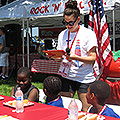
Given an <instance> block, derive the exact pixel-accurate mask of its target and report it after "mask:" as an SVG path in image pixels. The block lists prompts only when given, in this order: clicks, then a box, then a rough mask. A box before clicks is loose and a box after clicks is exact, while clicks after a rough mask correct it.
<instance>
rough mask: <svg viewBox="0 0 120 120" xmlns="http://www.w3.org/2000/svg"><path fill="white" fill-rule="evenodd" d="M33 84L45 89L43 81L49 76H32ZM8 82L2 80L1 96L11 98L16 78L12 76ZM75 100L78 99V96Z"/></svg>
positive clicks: (0, 82) (0, 86) (0, 83)
mask: <svg viewBox="0 0 120 120" xmlns="http://www.w3.org/2000/svg"><path fill="white" fill-rule="evenodd" d="M32 76H33V78H32V84H33V85H35V86H36V87H37V88H38V89H43V80H44V79H45V77H47V76H49V75H48V74H40V73H39V74H37V73H36V74H32ZM6 81H7V80H0V95H5V96H10V93H11V90H12V88H13V86H15V85H16V78H15V76H11V77H10V79H9V81H8V83H6ZM74 98H76V99H78V97H77V94H75V96H74Z"/></svg>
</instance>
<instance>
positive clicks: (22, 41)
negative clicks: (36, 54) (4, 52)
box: [22, 18, 25, 67]
mask: <svg viewBox="0 0 120 120" xmlns="http://www.w3.org/2000/svg"><path fill="white" fill-rule="evenodd" d="M22 25H23V26H22V28H23V36H22V50H23V55H22V58H23V67H24V66H25V59H24V56H25V49H24V46H25V44H24V29H25V28H24V18H23V19H22Z"/></svg>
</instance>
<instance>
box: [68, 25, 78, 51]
mask: <svg viewBox="0 0 120 120" xmlns="http://www.w3.org/2000/svg"><path fill="white" fill-rule="evenodd" d="M79 29H80V26H78V30H77V33H76V35H75V37H74V39H73V41H72V44H71V46H70V48H69V38H70V31H68V41H67V48H69V49H70V50H71V49H72V46H73V43H74V41H75V39H76V37H77V34H78V31H79Z"/></svg>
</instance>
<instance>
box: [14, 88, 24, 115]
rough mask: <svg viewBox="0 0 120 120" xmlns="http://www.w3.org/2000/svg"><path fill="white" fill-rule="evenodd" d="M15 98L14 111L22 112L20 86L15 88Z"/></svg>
mask: <svg viewBox="0 0 120 120" xmlns="http://www.w3.org/2000/svg"><path fill="white" fill-rule="evenodd" d="M15 99H16V112H17V113H22V112H23V111H24V106H23V92H22V91H21V89H20V87H18V88H17V91H16V93H15Z"/></svg>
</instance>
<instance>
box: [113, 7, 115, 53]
mask: <svg viewBox="0 0 120 120" xmlns="http://www.w3.org/2000/svg"><path fill="white" fill-rule="evenodd" d="M113 51H115V6H114V9H113Z"/></svg>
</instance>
